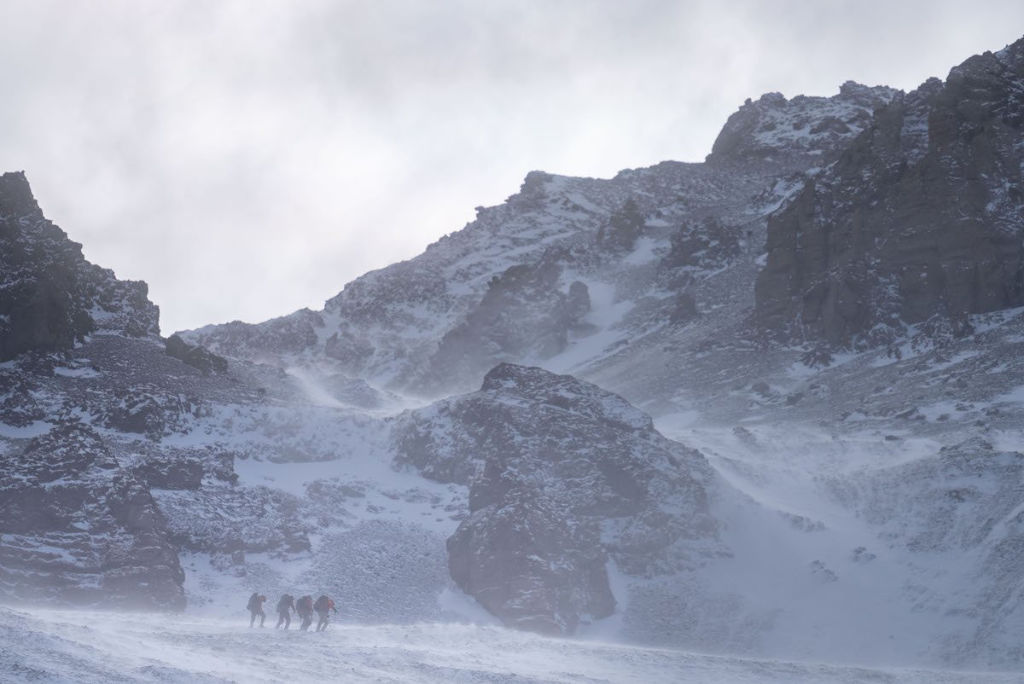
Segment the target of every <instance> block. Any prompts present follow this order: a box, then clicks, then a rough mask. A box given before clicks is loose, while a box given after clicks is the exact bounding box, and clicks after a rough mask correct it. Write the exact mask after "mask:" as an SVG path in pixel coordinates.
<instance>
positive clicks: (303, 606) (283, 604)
mask: <svg viewBox="0 0 1024 684" xmlns="http://www.w3.org/2000/svg"><path fill="white" fill-rule="evenodd" d="M266 600H267V597H266V596H264V595H263V594H260V593H258V592H257V593H253V595H252V596H250V597H249V603H248V604H246V606H245V607H246V608H247V609H248V610H249V615H250V617H249V626H250V627H253V626H255V624H256V618H259V619H260V627H262V626H263V621H264V620H265V619H266V617H267V615H266V613H264V612H263V604H264V603H265V602H266ZM332 610H333V611H334V612H335V613H337V612H338V609H337V608H335V607H334V601H332V600H331V599H330V598H328V597H327V596H326V595H321V596H320V598H318V599H317V600H316V602H314V601H313V597H312V596H310V595H308V594H307V595H305V596H300V597H299V599H298V600H296V599H295V597H294V596H292V595H291V594H285V595H284V596H282V597H281V600H280V601H278V602H277V615H278V620H277V628H280V627H281V625H284V628H285V629H288V627H290V626H291V624H292V612H295V614H296V615H298V616H299V619H301V620H302V622H301V623H300V624H299V629H301V630H302V631H303V632H305V631H306V630H308V629H309V626H310V625H311V624H313V613H314V612H316V614H317V616H318V617H319V618H320V620H319V621H318V622H317V623H316V631H318V632H322V631H324V630H325V629H327V618H328V616H329V615H330V614H331V611H332Z"/></svg>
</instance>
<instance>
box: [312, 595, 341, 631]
mask: <svg viewBox="0 0 1024 684" xmlns="http://www.w3.org/2000/svg"><path fill="white" fill-rule="evenodd" d="M313 610H315V611H316V614H317V615H319V616H320V621H319V622H317V623H316V631H318V632H322V631H324V630H325V629H327V616H328V615H330V611H332V610H333V611H334V612H335V613H337V612H338V609H337V608H335V607H334V601H332V600H331V599H329V598H327V596H323V595H321V596H320V598H318V599H317V600H316V603H314V604H313Z"/></svg>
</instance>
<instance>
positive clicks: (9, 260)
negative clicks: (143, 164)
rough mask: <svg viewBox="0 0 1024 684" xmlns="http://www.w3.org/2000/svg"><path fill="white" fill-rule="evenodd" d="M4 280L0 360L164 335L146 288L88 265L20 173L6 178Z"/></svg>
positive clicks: (0, 237)
mask: <svg viewBox="0 0 1024 684" xmlns="http://www.w3.org/2000/svg"><path fill="white" fill-rule="evenodd" d="M0 274H2V275H0V279H2V282H0V284H2V285H3V287H2V288H0V361H2V360H7V359H11V358H14V357H15V356H17V355H18V354H21V353H23V352H26V351H31V350H37V351H61V350H64V349H68V348H70V347H71V346H72V345H73V344H74V343H75V341H76V340H80V339H81V338H82V337H83V336H85V335H87V334H89V333H91V332H109V333H115V334H120V335H126V336H130V337H146V336H153V337H155V336H157V335H158V334H159V325H158V318H159V311H158V309H157V307H156V306H155V305H153V304H152V303H151V302H150V301H149V300H148V299H147V297H146V295H147V292H148V289H147V287H146V284H145V283H143V282H134V281H122V280H117V279H116V278H115V277H114V274H113V272H112V271H109V270H107V269H103V268H100V267H98V266H94V265H93V264H90V263H89V262H88V261H86V260H85V258H84V257H83V256H82V249H81V245H79V244H77V243H75V242H71V241H70V240H69V239H68V237H67V235H66V234H65V233H64V231H62V230H61V229H60V228H58V227H57V226H55V225H53V224H52V223H51V222H49V221H47V220H46V218H44V217H43V214H42V211H40V209H39V206H38V205H37V204H36V201H35V199H34V198H33V197H32V191H31V190H30V189H29V186H28V182H27V181H26V180H25V176H24V174H21V173H5V174H3V175H2V176H0Z"/></svg>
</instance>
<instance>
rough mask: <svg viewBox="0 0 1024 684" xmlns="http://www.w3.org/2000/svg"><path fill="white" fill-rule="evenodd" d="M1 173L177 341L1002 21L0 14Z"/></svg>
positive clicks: (368, 10)
mask: <svg viewBox="0 0 1024 684" xmlns="http://www.w3.org/2000/svg"><path fill="white" fill-rule="evenodd" d="M0 26H2V27H3V31H2V33H3V37H2V39H0V170H4V171H6V170H22V169H23V170H25V171H26V173H27V174H28V178H29V181H30V182H31V183H32V186H33V190H34V192H35V195H36V198H37V199H38V200H39V203H40V205H41V206H42V208H43V211H44V212H45V213H46V214H47V216H48V217H49V218H50V219H52V220H53V221H55V222H56V223H57V224H58V225H60V226H61V227H62V228H63V229H64V230H65V231H66V232H67V233H68V234H69V235H70V236H71V238H72V239H73V240H75V241H77V242H81V243H83V245H84V251H85V255H86V257H87V258H88V259H90V260H91V261H93V262H94V263H97V264H100V265H102V266H105V267H108V268H113V269H114V270H115V271H116V273H117V275H118V277H120V278H131V279H142V280H145V281H147V282H148V283H149V285H150V298H151V299H152V300H153V301H155V302H156V303H157V304H159V305H160V307H161V329H162V330H163V332H164V334H170V333H171V332H173V331H174V330H179V329H183V328H188V327H196V326H199V325H203V324H206V323H219V322H225V321H229V320H233V319H241V320H246V321H251V322H256V321H260V320H265V319H267V318H271V317H274V316H279V315H283V314H286V313H289V312H291V311H293V310H295V309H298V308H301V307H303V306H309V307H311V308H314V309H319V308H321V307H322V305H323V301H324V300H325V299H326V298H328V297H330V296H333V295H334V294H336V293H337V292H338V291H339V290H341V288H342V286H343V285H344V284H345V283H346V282H348V281H349V280H351V279H353V278H354V277H356V276H358V275H360V274H362V273H364V272H366V271H368V270H371V269H374V268H380V267H382V266H385V265H387V264H389V263H392V262H394V261H398V260H401V259H406V258H409V257H412V256H415V255H416V254H418V253H420V252H421V251H422V250H423V248H424V247H426V245H427V244H429V243H430V242H433V241H434V240H436V239H437V238H439V237H440V236H442V235H444V234H445V233H449V232H452V231H455V230H458V229H460V228H462V227H463V226H464V225H465V224H466V222H467V221H469V220H471V219H472V217H473V214H474V212H473V208H474V207H475V206H477V205H490V204H497V203H500V202H501V201H503V200H504V198H505V197H507V196H508V195H510V194H512V193H514V192H515V191H516V190H517V189H518V187H519V184H520V182H521V181H522V178H523V176H525V174H526V173H527V172H528V171H530V170H532V169H543V170H545V171H550V172H553V173H561V174H570V175H583V176H611V175H614V174H615V172H616V171H618V170H620V169H622V168H636V167H641V166H649V165H651V164H654V163H657V162H659V161H662V160H665V159H676V160H682V161H701V160H702V159H703V158H704V156H705V155H706V154H707V153H708V152H709V151H710V149H711V144H712V142H713V141H714V138H715V136H716V135H717V133H718V131H719V129H720V128H721V126H722V124H723V123H724V122H725V120H726V118H727V117H728V116H729V114H731V113H732V112H733V111H735V109H736V108H737V107H738V106H739V105H740V104H741V103H742V102H743V101H744V99H746V98H747V97H755V98H756V97H757V96H759V95H760V94H761V93H764V92H767V91H779V92H782V93H783V94H784V95H786V96H787V97H792V96H793V95H798V94H801V93H803V94H808V95H832V94H835V93H836V92H837V91H838V87H839V85H840V84H841V83H842V82H843V81H846V80H848V79H853V80H856V81H859V82H862V83H867V84H869V85H877V84H885V85H890V86H894V87H898V88H903V89H905V90H906V89H912V88H914V87H916V86H917V85H918V84H920V83H921V82H922V81H923V80H925V79H926V78H927V77H929V76H939V77H945V76H946V74H947V73H948V71H949V68H950V67H952V66H953V65H955V64H957V63H959V62H961V61H963V60H964V59H966V58H967V57H968V56H970V55H971V54H974V53H977V52H982V51H984V50H986V49H989V50H997V49H1000V48H1002V47H1003V46H1004V45H1006V44H1007V43H1010V42H1013V41H1014V40H1016V39H1018V38H1020V37H1021V36H1022V35H1024V2H1022V1H1021V0H1007V1H1001V0H992V1H984V0H981V1H974V2H964V1H963V0H956V1H954V2H950V1H947V0H929V1H916V0H914V1H905V0H899V1H893V0H886V1H872V0H857V1H845V0H835V1H828V0H805V1H804V0H802V1H800V2H796V1H793V0H761V1H754V0H746V1H733V2H729V1H726V0H713V1H708V2H701V1H677V2H670V1H668V0H618V1H611V0H533V1H526V0H522V1H519V2H511V1H508V2H505V1H497V0H487V1H484V0H464V1H460V0H451V1H449V0H419V1H416V2H402V1H391V0H368V1H366V2H326V1H324V2H321V1H314V0H310V1H297V0H280V1H277V2H261V1H259V0H240V1H238V2H210V1H209V0H202V1H198V0H197V1H194V2H192V1H173V0H162V1H160V2H158V1H156V0H151V1H144V0H130V1H124V2H116V1H103V0H98V1H97V0H94V1H91V2H80V1H78V0H61V1H48V0H30V1H22V0H0Z"/></svg>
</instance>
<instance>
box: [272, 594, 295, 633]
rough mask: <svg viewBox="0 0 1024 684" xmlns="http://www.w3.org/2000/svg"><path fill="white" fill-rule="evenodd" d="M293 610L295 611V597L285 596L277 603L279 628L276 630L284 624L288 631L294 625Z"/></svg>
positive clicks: (277, 627)
mask: <svg viewBox="0 0 1024 684" xmlns="http://www.w3.org/2000/svg"><path fill="white" fill-rule="evenodd" d="M293 610H295V597H293V596H292V595H291V594H285V595H284V596H282V597H281V600H280V601H278V602H277V626H276V627H274V629H280V627H281V625H282V624H284V628H285V629H288V628H289V627H290V626H291V624H292V611H293Z"/></svg>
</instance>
